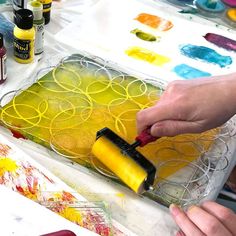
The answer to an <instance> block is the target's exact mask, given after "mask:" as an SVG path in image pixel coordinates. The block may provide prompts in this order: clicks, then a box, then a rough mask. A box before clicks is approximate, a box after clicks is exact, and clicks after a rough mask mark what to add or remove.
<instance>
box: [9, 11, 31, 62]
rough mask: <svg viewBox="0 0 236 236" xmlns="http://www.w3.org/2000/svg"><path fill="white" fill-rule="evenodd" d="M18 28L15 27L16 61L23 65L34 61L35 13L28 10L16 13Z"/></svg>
mask: <svg viewBox="0 0 236 236" xmlns="http://www.w3.org/2000/svg"><path fill="white" fill-rule="evenodd" d="M15 23H16V26H15V27H14V32H13V34H14V47H13V48H14V59H15V60H16V61H17V62H19V63H23V64H27V63H30V62H32V61H33V60H34V40H35V29H34V27H33V13H32V11H30V10H28V9H20V10H18V11H16V22H15Z"/></svg>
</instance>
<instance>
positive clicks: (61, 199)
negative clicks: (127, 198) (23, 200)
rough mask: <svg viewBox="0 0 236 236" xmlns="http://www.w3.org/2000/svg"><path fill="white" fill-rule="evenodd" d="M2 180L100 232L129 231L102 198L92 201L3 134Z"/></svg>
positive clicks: (0, 146)
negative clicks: (118, 225) (116, 223)
mask: <svg viewBox="0 0 236 236" xmlns="http://www.w3.org/2000/svg"><path fill="white" fill-rule="evenodd" d="M0 156H1V157H0V183H1V185H4V186H6V187H8V188H10V189H12V190H13V191H15V192H18V193H20V194H21V195H23V196H25V197H27V198H29V199H31V200H33V201H35V202H37V203H40V204H41V205H43V206H45V207H47V208H49V209H50V210H52V211H53V212H55V213H57V214H59V215H61V216H63V217H64V218H66V219H68V220H70V221H71V222H73V223H75V224H77V225H80V226H82V227H84V228H87V229H89V230H91V231H93V232H95V233H97V234H99V235H104V236H105V235H107V236H109V235H111V234H112V235H126V234H125V233H122V232H121V231H120V230H119V229H118V228H116V227H115V226H113V225H112V221H111V218H110V215H109V211H108V209H107V207H106V205H105V204H103V203H102V202H88V201H87V200H86V199H85V198H84V197H83V196H81V195H79V194H78V193H76V192H75V191H74V190H73V189H71V188H70V187H68V186H67V185H66V184H65V183H63V182H62V181H61V180H59V179H58V178H57V177H55V176H54V175H52V174H51V173H50V172H49V171H48V170H46V169H45V168H44V167H42V166H40V165H39V164H38V163H36V162H35V161H34V160H32V159H31V158H30V157H29V156H28V155H27V154H26V153H24V152H22V151H21V150H19V149H18V148H17V147H16V146H15V145H14V144H12V143H11V142H9V141H8V140H7V139H6V138H5V137H4V136H2V135H0Z"/></svg>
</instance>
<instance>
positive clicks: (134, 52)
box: [125, 47, 170, 66]
mask: <svg viewBox="0 0 236 236" xmlns="http://www.w3.org/2000/svg"><path fill="white" fill-rule="evenodd" d="M125 53H126V54H127V55H128V56H130V57H133V58H135V59H138V60H142V61H146V62H148V63H150V64H153V65H156V66H162V65H164V64H166V63H167V62H169V61H170V58H168V57H166V56H163V55H160V54H157V53H155V52H153V51H150V50H148V49H146V48H141V47H130V48H128V49H127V50H126V51H125Z"/></svg>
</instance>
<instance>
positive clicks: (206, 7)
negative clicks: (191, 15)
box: [196, 0, 226, 17]
mask: <svg viewBox="0 0 236 236" xmlns="http://www.w3.org/2000/svg"><path fill="white" fill-rule="evenodd" d="M196 7H197V8H198V10H199V13H200V14H202V15H204V16H206V17H220V16H221V15H223V13H224V12H225V9H226V8H225V5H224V4H223V3H222V2H221V1H217V0H196Z"/></svg>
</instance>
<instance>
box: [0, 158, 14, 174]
mask: <svg viewBox="0 0 236 236" xmlns="http://www.w3.org/2000/svg"><path fill="white" fill-rule="evenodd" d="M17 168H18V166H17V164H16V162H15V161H13V160H11V159H10V158H1V159H0V176H3V175H4V173H5V172H7V171H9V172H14V171H16V169H17Z"/></svg>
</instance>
